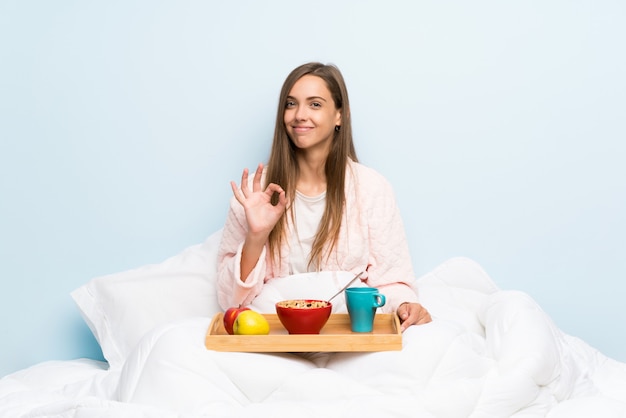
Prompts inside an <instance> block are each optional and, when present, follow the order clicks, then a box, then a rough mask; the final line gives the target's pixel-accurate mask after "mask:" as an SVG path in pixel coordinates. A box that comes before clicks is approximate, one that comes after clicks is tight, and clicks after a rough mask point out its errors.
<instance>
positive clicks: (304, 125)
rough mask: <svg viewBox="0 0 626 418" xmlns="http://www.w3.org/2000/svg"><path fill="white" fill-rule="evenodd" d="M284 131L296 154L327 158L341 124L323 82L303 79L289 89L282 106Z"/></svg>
mask: <svg viewBox="0 0 626 418" xmlns="http://www.w3.org/2000/svg"><path fill="white" fill-rule="evenodd" d="M284 122H285V129H286V130H287V134H288V135H289V138H291V140H292V141H293V143H294V144H295V146H296V147H297V148H299V149H300V150H305V151H312V150H318V149H319V150H321V151H324V152H325V153H326V154H328V151H329V150H330V144H331V142H332V140H333V136H334V134H335V126H337V125H340V124H341V112H340V111H339V109H337V108H336V107H335V102H334V101H333V99H332V96H331V93H330V90H329V89H328V87H327V86H326V82H325V81H324V80H322V79H321V78H320V77H317V76H314V75H305V76H303V77H302V78H300V79H299V80H298V81H296V83H295V84H294V85H293V87H292V88H291V91H290V92H289V95H288V96H287V101H286V103H285V114H284Z"/></svg>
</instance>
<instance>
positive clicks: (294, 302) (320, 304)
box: [276, 299, 333, 334]
mask: <svg viewBox="0 0 626 418" xmlns="http://www.w3.org/2000/svg"><path fill="white" fill-rule="evenodd" d="M332 308H333V305H332V304H331V303H330V302H327V301H325V300H317V299H291V300H283V301H280V302H278V303H276V314H277V316H278V319H279V320H280V322H281V323H282V324H283V326H284V327H285V329H286V330H287V331H288V332H289V334H319V333H320V331H321V330H322V328H324V325H326V321H328V318H329V317H330V312H331V311H332Z"/></svg>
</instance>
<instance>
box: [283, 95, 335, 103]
mask: <svg viewBox="0 0 626 418" xmlns="http://www.w3.org/2000/svg"><path fill="white" fill-rule="evenodd" d="M287 100H297V99H296V98H295V97H293V96H287ZM306 100H307V101H311V100H322V101H324V102H327V101H328V100H326V99H325V98H323V97H321V96H311V97H307V98H306Z"/></svg>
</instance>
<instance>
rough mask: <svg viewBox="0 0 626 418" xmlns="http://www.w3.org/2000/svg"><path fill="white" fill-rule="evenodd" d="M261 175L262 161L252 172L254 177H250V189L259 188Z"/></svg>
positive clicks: (255, 190)
mask: <svg viewBox="0 0 626 418" xmlns="http://www.w3.org/2000/svg"><path fill="white" fill-rule="evenodd" d="M262 175H263V163H260V164H259V165H258V166H257V168H256V171H255V172H254V179H252V191H253V192H258V191H259V190H261V176H262Z"/></svg>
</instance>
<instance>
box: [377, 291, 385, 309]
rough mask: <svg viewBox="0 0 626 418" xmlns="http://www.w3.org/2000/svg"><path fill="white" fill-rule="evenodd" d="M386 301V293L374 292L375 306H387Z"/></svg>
mask: <svg viewBox="0 0 626 418" xmlns="http://www.w3.org/2000/svg"><path fill="white" fill-rule="evenodd" d="M386 302H387V298H386V297H385V295H383V294H382V293H375V294H374V307H375V308H380V307H382V306H385V303H386Z"/></svg>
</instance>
